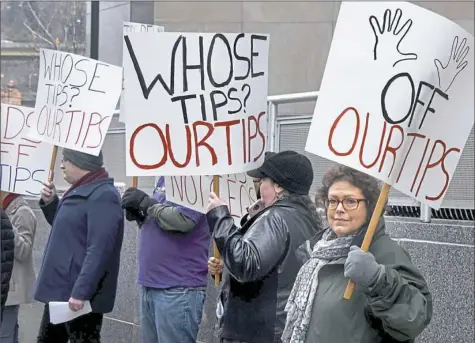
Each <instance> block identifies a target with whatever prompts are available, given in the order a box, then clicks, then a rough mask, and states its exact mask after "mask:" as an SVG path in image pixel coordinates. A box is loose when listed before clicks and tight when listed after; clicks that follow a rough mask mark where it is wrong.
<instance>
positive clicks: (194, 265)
mask: <svg viewBox="0 0 475 343" xmlns="http://www.w3.org/2000/svg"><path fill="white" fill-rule="evenodd" d="M122 207H123V208H124V209H125V211H126V218H127V220H129V221H134V220H135V221H137V223H138V224H139V225H140V229H141V232H140V243H139V253H138V258H139V271H138V278H137V283H138V284H139V285H141V286H142V296H141V306H140V317H141V328H142V338H143V341H144V342H147V343H161V342H174V343H195V342H196V337H197V335H198V329H199V325H200V322H201V314H202V311H203V305H204V300H205V292H206V284H207V268H206V260H207V257H208V249H209V244H210V235H209V228H208V223H207V222H206V218H205V215H204V214H202V213H199V212H196V211H194V210H192V209H189V208H186V207H183V206H180V205H176V204H173V203H170V202H168V201H167V199H166V195H165V178H164V177H163V176H162V177H160V178H159V180H158V182H157V185H156V188H155V191H154V192H153V196H152V197H150V196H148V195H147V194H146V193H145V192H143V191H141V190H139V189H137V188H134V187H131V188H129V189H127V190H126V191H125V193H124V195H123V197H122Z"/></svg>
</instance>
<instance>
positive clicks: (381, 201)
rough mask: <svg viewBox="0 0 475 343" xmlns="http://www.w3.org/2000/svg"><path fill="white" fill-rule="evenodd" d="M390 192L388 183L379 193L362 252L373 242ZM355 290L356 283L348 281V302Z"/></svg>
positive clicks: (346, 295)
mask: <svg viewBox="0 0 475 343" xmlns="http://www.w3.org/2000/svg"><path fill="white" fill-rule="evenodd" d="M390 190H391V185H389V184H387V183H385V184H384V185H383V187H382V188H381V193H379V198H378V202H377V203H376V207H375V208H374V211H373V215H372V216H371V220H370V222H369V225H368V230H367V231H366V234H365V236H364V239H363V244H361V250H363V251H364V252H367V251H368V250H369V246H370V245H371V241H372V240H373V236H374V233H375V231H376V227H377V226H378V222H379V219H380V218H381V214H382V213H383V211H384V207H385V205H386V201H387V200H388V196H389V191H390ZM354 290H355V283H354V282H353V281H352V280H350V281H348V286H346V290H345V294H344V295H343V298H344V299H346V300H350V299H351V296H352V295H353V291H354Z"/></svg>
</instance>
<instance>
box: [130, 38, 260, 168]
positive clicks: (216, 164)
mask: <svg viewBox="0 0 475 343" xmlns="http://www.w3.org/2000/svg"><path fill="white" fill-rule="evenodd" d="M124 41H125V44H126V47H127V53H128V54H129V55H130V58H124V88H125V91H124V98H125V101H124V106H125V108H124V110H125V112H126V113H129V114H130V113H133V115H130V116H129V115H126V141H127V152H126V174H127V175H128V176H153V175H183V174H184V171H185V170H186V174H188V175H216V174H230V173H241V172H244V171H246V170H249V169H253V168H257V167H259V166H260V165H261V164H262V162H263V161H264V151H265V148H266V141H267V113H266V110H267V76H268V54H269V36H268V35H259V34H251V33H239V34H238V33H226V34H224V33H170V32H164V33H160V34H155V33H150V32H140V33H137V32H132V33H129V34H127V35H126V36H125V37H124Z"/></svg>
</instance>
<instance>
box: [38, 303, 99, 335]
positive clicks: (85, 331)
mask: <svg viewBox="0 0 475 343" xmlns="http://www.w3.org/2000/svg"><path fill="white" fill-rule="evenodd" d="M102 317H103V315H102V314H100V313H88V314H85V315H83V316H81V317H78V318H76V319H73V320H71V321H69V322H66V323H62V324H57V325H54V324H51V323H50V319H49V308H48V305H45V309H44V311H43V318H42V319H41V324H40V331H39V333H38V340H37V343H68V341H69V343H100V342H101V328H102Z"/></svg>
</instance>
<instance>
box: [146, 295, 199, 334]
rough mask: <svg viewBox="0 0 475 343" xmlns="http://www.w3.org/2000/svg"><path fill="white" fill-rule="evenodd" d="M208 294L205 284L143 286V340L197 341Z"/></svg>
mask: <svg viewBox="0 0 475 343" xmlns="http://www.w3.org/2000/svg"><path fill="white" fill-rule="evenodd" d="M205 294H206V291H205V288H204V287H203V288H182V287H180V288H169V289H156V288H149V287H142V299H141V302H140V317H141V320H140V321H141V326H142V342H144V343H171V342H173V343H196V336H197V335H198V330H199V326H200V322H201V315H202V313H203V305H204V301H205Z"/></svg>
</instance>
